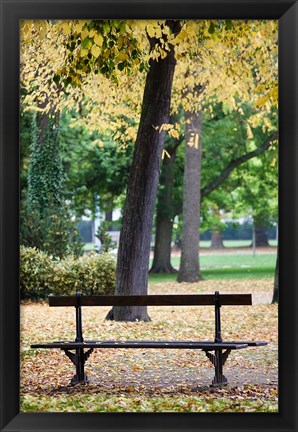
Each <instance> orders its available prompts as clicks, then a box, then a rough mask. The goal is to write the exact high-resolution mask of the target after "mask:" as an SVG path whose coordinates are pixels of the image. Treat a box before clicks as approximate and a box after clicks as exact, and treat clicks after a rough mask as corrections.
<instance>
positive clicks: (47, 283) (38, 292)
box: [20, 246, 116, 299]
mask: <svg viewBox="0 0 298 432" xmlns="http://www.w3.org/2000/svg"><path fill="white" fill-rule="evenodd" d="M115 283H116V261H115V259H114V258H113V257H112V256H111V255H109V254H108V253H103V254H90V255H86V256H82V257H79V258H75V257H73V256H68V257H67V258H65V259H63V260H60V261H57V260H54V259H52V257H50V256H49V255H47V254H46V253H44V252H41V251H39V250H37V249H35V248H28V247H24V246H21V249H20V287H21V298H22V299H24V298H32V299H33V298H45V297H47V296H48V295H49V294H56V295H72V294H75V293H76V292H77V291H80V292H81V293H82V294H85V295H101V294H114V290H115Z"/></svg>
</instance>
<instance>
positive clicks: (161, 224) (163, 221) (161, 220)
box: [150, 213, 177, 274]
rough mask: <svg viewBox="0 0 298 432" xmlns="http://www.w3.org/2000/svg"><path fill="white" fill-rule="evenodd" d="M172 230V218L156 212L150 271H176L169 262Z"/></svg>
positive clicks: (165, 272)
mask: <svg viewBox="0 0 298 432" xmlns="http://www.w3.org/2000/svg"><path fill="white" fill-rule="evenodd" d="M172 232H173V219H172V218H170V217H169V216H166V215H163V214H161V213H158V214H157V216H156V233H155V246H154V259H153V263H152V267H151V269H150V273H163V274H170V273H176V272H177V270H176V269H175V268H174V267H173V266H172V264H171V243H172Z"/></svg>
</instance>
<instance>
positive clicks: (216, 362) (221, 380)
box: [205, 349, 231, 387]
mask: <svg viewBox="0 0 298 432" xmlns="http://www.w3.org/2000/svg"><path fill="white" fill-rule="evenodd" d="M230 352H231V350H230V349H227V350H226V351H225V352H223V350H222V349H218V350H215V353H214V354H212V353H210V352H209V351H205V353H206V356H207V357H208V358H209V360H210V361H211V363H212V364H213V366H214V369H215V376H214V378H213V380H212V383H211V387H219V386H223V385H227V384H228V380H227V378H226V377H225V376H224V374H223V365H224V364H225V362H226V360H227V358H228V356H229V354H230Z"/></svg>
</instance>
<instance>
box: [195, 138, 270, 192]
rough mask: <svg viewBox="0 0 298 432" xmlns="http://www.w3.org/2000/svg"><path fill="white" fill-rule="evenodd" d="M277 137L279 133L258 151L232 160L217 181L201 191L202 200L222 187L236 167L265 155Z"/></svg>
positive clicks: (213, 181) (268, 139)
mask: <svg viewBox="0 0 298 432" xmlns="http://www.w3.org/2000/svg"><path fill="white" fill-rule="evenodd" d="M277 137H278V133H277V132H274V133H273V134H272V135H270V137H269V138H267V140H266V141H265V142H264V143H263V145H262V146H261V147H259V148H258V149H256V150H254V151H251V152H249V153H246V154H244V155H242V156H240V157H239V158H237V159H234V160H231V161H230V162H229V163H228V165H227V166H226V168H225V169H224V170H223V172H222V173H221V174H220V175H219V176H218V177H217V178H216V179H214V180H212V181H211V182H210V183H209V184H208V185H207V186H205V187H204V188H202V189H201V198H204V197H206V196H207V195H209V194H210V193H211V192H213V191H214V190H215V189H216V188H217V187H218V186H219V185H221V184H222V183H223V182H224V180H226V178H227V177H228V176H229V175H230V174H231V172H232V171H233V170H234V169H235V168H236V167H238V166H239V165H241V164H243V163H244V162H247V161H248V160H249V159H252V158H253V157H255V156H259V155H261V154H262V153H264V152H265V151H266V150H267V149H268V148H269V146H270V144H271V142H272V141H274V140H275V139H277Z"/></svg>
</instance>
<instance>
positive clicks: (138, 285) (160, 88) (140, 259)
mask: <svg viewBox="0 0 298 432" xmlns="http://www.w3.org/2000/svg"><path fill="white" fill-rule="evenodd" d="M166 25H168V26H169V27H170V28H171V30H172V32H173V33H174V34H177V33H178V32H179V31H180V29H181V26H180V22H179V21H167V22H166ZM150 43H151V46H152V47H153V46H154V45H155V44H156V43H157V41H156V40H155V39H151V40H150ZM175 64H176V61H175V57H174V47H173V46H172V45H170V49H169V52H168V55H167V56H166V57H165V58H164V59H159V61H155V60H150V69H149V72H148V74H147V78H146V84H145V90H144V96H143V103H142V112H141V118H140V125H139V129H138V134H137V139H136V144H135V148H134V154H133V161H132V166H131V171H130V176H129V179H128V186H127V195H126V201H125V207H124V213H123V219H122V226H121V231H120V241H119V249H118V259H117V273H116V294H118V295H133V294H142V295H146V294H147V290H148V270H149V256H150V242H151V231H152V224H153V213H154V206H155V198H156V192H157V186H158V179H159V171H160V163H161V157H162V150H163V144H164V138H165V133H164V131H160V130H159V128H160V127H161V125H163V124H164V123H168V121H169V112H170V101H171V89H172V83H173V75H174V70H175ZM107 319H114V320H115V321H149V320H150V318H149V316H148V313H147V307H145V306H140V307H139V306H126V307H119V306H117V307H114V308H113V309H112V310H111V311H110V312H109V314H108V315H107Z"/></svg>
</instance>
